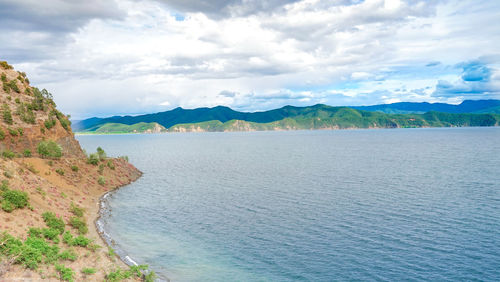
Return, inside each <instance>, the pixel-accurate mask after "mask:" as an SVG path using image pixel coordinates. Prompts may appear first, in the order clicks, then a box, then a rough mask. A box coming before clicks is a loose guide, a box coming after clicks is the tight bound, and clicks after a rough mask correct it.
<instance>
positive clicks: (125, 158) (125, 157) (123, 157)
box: [118, 156, 128, 163]
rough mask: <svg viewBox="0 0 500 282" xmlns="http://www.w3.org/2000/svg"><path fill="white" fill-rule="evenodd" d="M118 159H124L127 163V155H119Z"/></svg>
mask: <svg viewBox="0 0 500 282" xmlns="http://www.w3.org/2000/svg"><path fill="white" fill-rule="evenodd" d="M118 158H119V159H122V160H125V161H126V162H127V163H128V156H120V157H118Z"/></svg>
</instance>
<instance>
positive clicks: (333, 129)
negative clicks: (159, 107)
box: [75, 125, 500, 136]
mask: <svg viewBox="0 0 500 282" xmlns="http://www.w3.org/2000/svg"><path fill="white" fill-rule="evenodd" d="M432 128H435V129H447V128H500V125H493V126H419V127H346V128H296V129H274V130H226V131H217V130H213V131H211V130H189V131H167V132H155V133H149V132H127V133H122V132H116V133H113V132H107V133H102V132H97V133H94V132H75V135H79V136H92V135H162V134H183V133H236V132H292V131H338V130H379V129H390V130H394V129H432Z"/></svg>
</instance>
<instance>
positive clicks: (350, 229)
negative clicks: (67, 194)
mask: <svg viewBox="0 0 500 282" xmlns="http://www.w3.org/2000/svg"><path fill="white" fill-rule="evenodd" d="M77 138H78V140H80V142H81V144H82V145H83V147H84V148H86V149H87V151H88V152H90V151H95V148H96V147H97V146H102V147H103V148H104V149H105V150H106V151H107V152H108V154H110V155H114V156H118V155H124V154H126V155H128V156H129V157H130V161H131V162H132V163H133V164H134V165H136V166H137V167H138V168H139V169H140V170H142V171H143V172H144V175H143V177H142V178H140V179H139V180H138V181H137V182H135V183H133V184H131V185H129V186H126V187H124V188H122V189H120V190H119V191H118V192H116V193H114V194H112V196H110V200H109V205H110V206H111V209H112V212H111V215H110V216H109V217H106V218H104V220H105V222H106V226H107V227H106V228H107V230H108V232H109V233H110V234H111V236H112V237H113V238H114V239H115V241H116V242H117V244H118V245H119V246H121V247H122V248H123V249H124V250H126V251H127V253H128V254H129V256H130V257H132V258H133V259H134V260H136V261H137V262H139V263H147V264H149V265H151V266H152V268H153V269H155V270H156V271H157V272H160V273H161V274H163V275H165V276H168V277H169V278H171V279H172V280H173V281H202V280H209V281H296V280H301V281H331V280H408V279H412V280H489V281H494V280H497V281H498V280H500V211H499V206H500V169H499V168H500V128H455V129H449V128H448V129H397V130H343V131H293V132H241V133H186V134H162V135H101V136H88V135H86V136H78V137H77Z"/></svg>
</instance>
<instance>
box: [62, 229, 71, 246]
mask: <svg viewBox="0 0 500 282" xmlns="http://www.w3.org/2000/svg"><path fill="white" fill-rule="evenodd" d="M63 242H64V243H66V244H68V245H71V242H73V235H71V233H70V232H69V231H66V232H64V234H63Z"/></svg>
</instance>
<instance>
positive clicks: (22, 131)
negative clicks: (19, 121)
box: [17, 127, 24, 136]
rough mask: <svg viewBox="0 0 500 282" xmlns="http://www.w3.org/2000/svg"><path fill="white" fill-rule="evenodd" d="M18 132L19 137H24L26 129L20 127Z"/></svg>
mask: <svg viewBox="0 0 500 282" xmlns="http://www.w3.org/2000/svg"><path fill="white" fill-rule="evenodd" d="M17 132H19V136H23V135H24V129H23V128H22V127H18V128H17Z"/></svg>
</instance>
